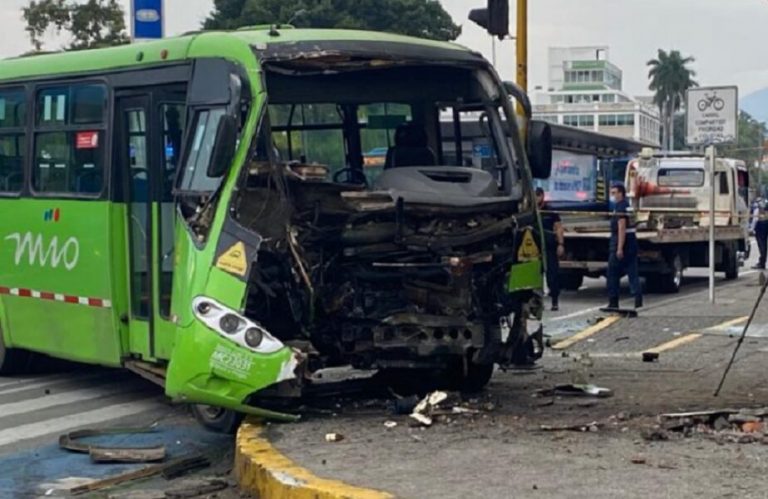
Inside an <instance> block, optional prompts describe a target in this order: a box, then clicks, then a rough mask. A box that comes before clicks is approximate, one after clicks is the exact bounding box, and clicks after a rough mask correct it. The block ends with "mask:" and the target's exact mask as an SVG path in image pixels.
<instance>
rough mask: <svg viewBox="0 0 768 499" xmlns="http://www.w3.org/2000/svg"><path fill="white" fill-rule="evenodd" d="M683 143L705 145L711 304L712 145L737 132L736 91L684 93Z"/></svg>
mask: <svg viewBox="0 0 768 499" xmlns="http://www.w3.org/2000/svg"><path fill="white" fill-rule="evenodd" d="M685 113H686V117H685V123H686V143H687V144H688V145H689V146H707V151H706V156H707V159H708V160H709V183H710V192H709V301H710V303H715V184H716V180H717V175H716V173H717V167H716V165H717V149H716V146H718V145H724V144H733V143H735V142H736V141H737V136H738V133H739V89H738V88H737V87H699V88H691V89H689V90H688V91H687V92H686V106H685Z"/></svg>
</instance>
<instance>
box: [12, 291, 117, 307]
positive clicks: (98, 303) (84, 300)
mask: <svg viewBox="0 0 768 499" xmlns="http://www.w3.org/2000/svg"><path fill="white" fill-rule="evenodd" d="M0 295H11V296H20V297H23V298H37V299H38V300H48V301H58V302H62V303H72V304H77V305H87V306H89V307H96V308H112V302H111V301H110V300H104V299H102V298H91V297H88V296H73V295H64V294H61V293H51V292H50V291H36V290H34V289H26V288H8V287H5V286H0Z"/></svg>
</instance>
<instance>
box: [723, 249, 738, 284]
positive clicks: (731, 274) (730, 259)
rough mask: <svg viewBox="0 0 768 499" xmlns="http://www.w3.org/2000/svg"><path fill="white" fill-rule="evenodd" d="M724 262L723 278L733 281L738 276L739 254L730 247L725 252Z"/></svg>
mask: <svg viewBox="0 0 768 499" xmlns="http://www.w3.org/2000/svg"><path fill="white" fill-rule="evenodd" d="M726 258H727V259H726V262H725V278H726V279H727V280H729V281H733V280H735V279H738V278H739V255H738V253H736V250H735V249H734V248H733V247H732V248H731V249H729V250H728V252H727V253H726Z"/></svg>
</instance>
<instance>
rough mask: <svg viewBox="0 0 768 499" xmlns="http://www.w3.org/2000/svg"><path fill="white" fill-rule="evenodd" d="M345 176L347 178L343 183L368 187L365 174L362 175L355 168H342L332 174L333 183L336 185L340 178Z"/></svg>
mask: <svg viewBox="0 0 768 499" xmlns="http://www.w3.org/2000/svg"><path fill="white" fill-rule="evenodd" d="M345 174H346V176H347V178H346V180H345V181H344V183H346V184H360V185H364V186H366V187H368V177H366V176H365V173H363V172H362V171H361V170H358V169H357V168H342V169H341V170H339V171H337V172H336V173H334V174H333V182H334V183H337V184H338V183H341V177H342V175H345Z"/></svg>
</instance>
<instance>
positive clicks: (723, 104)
mask: <svg viewBox="0 0 768 499" xmlns="http://www.w3.org/2000/svg"><path fill="white" fill-rule="evenodd" d="M686 102H687V104H686V120H685V121H686V132H687V133H686V143H687V144H688V145H689V146H703V145H713V144H729V143H733V142H736V140H737V135H738V112H739V91H738V88H737V87H700V88H691V89H690V90H688V92H687V93H686Z"/></svg>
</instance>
